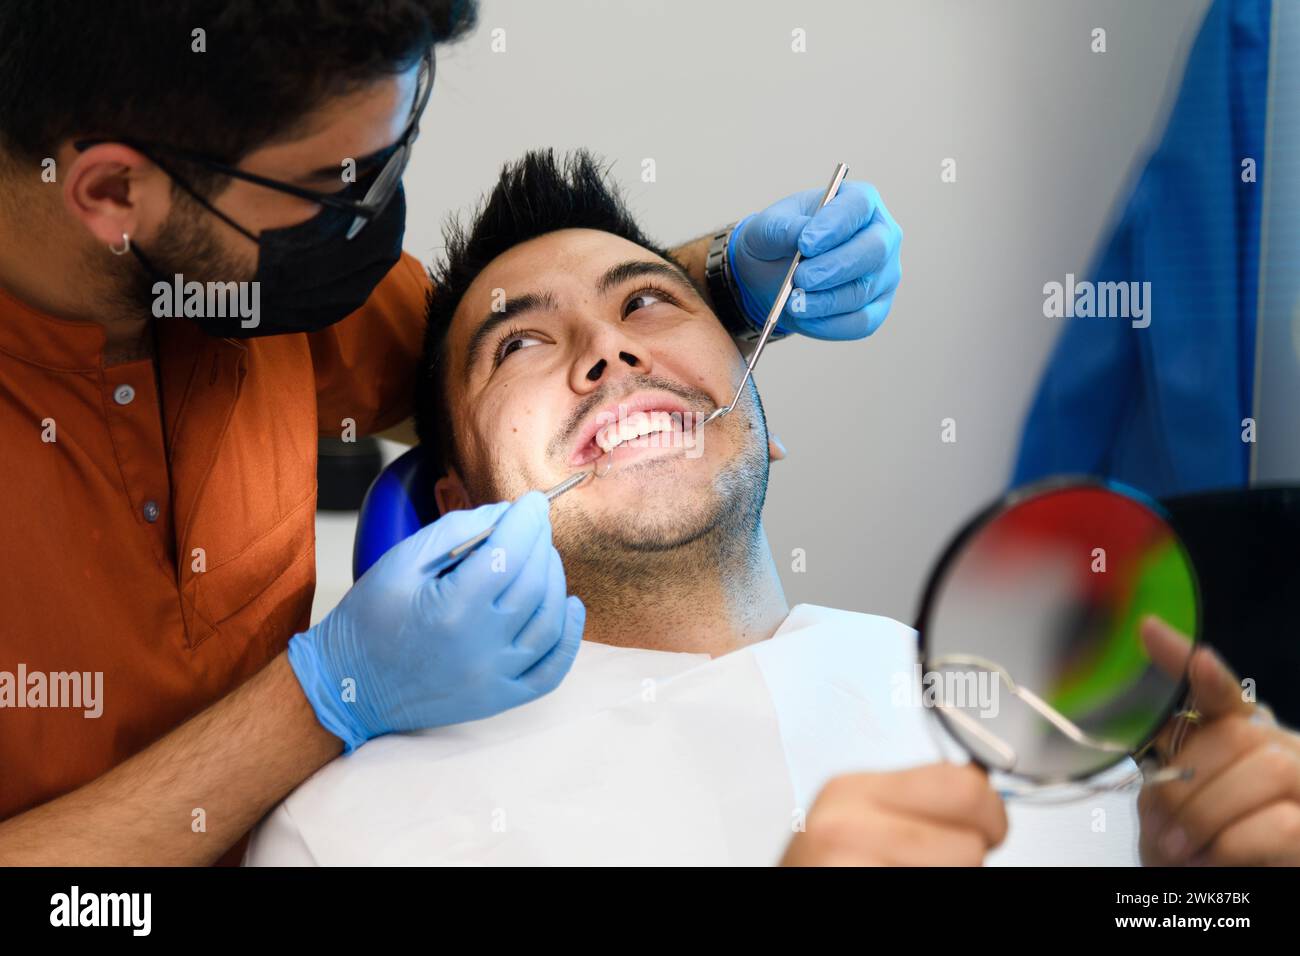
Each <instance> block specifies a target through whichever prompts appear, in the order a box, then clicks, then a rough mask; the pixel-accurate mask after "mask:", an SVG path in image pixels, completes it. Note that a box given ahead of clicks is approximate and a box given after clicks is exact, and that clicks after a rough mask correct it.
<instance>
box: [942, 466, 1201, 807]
mask: <svg viewBox="0 0 1300 956" xmlns="http://www.w3.org/2000/svg"><path fill="white" fill-rule="evenodd" d="M1147 615H1157V616H1158V617H1160V618H1163V619H1164V621H1165V622H1167V623H1168V624H1170V625H1172V626H1173V627H1174V628H1177V629H1178V630H1179V631H1180V632H1182V633H1183V634H1186V635H1188V637H1189V639H1190V641H1191V642H1192V643H1191V644H1189V647H1188V656H1189V657H1190V652H1191V649H1192V647H1194V644H1195V642H1196V641H1197V640H1198V639H1199V630H1200V599H1199V589H1198V585H1197V581H1196V575H1195V572H1194V570H1193V567H1192V563H1191V560H1190V558H1189V557H1188V553H1187V549H1186V548H1185V547H1184V546H1183V543H1182V541H1181V540H1180V539H1179V537H1178V535H1177V534H1176V533H1175V532H1174V530H1173V529H1172V528H1171V527H1170V524H1169V522H1168V520H1167V516H1166V514H1165V513H1164V511H1163V509H1162V508H1161V507H1160V505H1158V504H1157V503H1156V502H1154V501H1152V500H1150V499H1148V498H1146V497H1144V496H1142V495H1141V494H1140V493H1138V492H1135V491H1132V490H1130V489H1127V488H1124V487H1123V486H1120V485H1117V484H1113V483H1101V482H1096V481H1093V480H1089V479H1083V480H1061V479H1053V480H1051V481H1048V482H1044V483H1040V484H1036V485H1032V486H1029V487H1027V488H1024V489H1021V490H1018V491H1016V492H1013V493H1012V494H1010V495H1009V496H1007V497H1006V498H1004V499H1003V500H1001V501H999V502H997V503H996V504H994V505H992V506H991V507H989V508H987V509H985V510H984V511H983V512H981V513H980V514H979V515H977V516H976V517H975V518H974V519H973V520H972V521H970V522H969V523H968V524H967V525H966V526H965V527H964V528H963V529H962V530H961V531H960V532H959V533H958V534H957V536H956V537H955V538H954V539H953V540H952V542H951V543H950V544H949V545H948V547H947V549H946V550H945V552H944V553H943V555H942V557H941V558H940V559H939V562H938V564H937V565H936V566H935V569H934V571H933V572H932V574H931V576H930V580H929V583H928V584H927V586H926V589H925V593H924V597H923V599H922V603H921V611H920V614H919V616H918V623H917V630H918V631H919V632H920V652H921V672H922V681H923V699H924V700H925V701H926V703H927V704H928V705H930V706H932V708H933V709H934V711H935V713H936V714H937V716H938V718H939V720H940V722H941V723H942V724H943V726H944V728H945V729H946V730H947V732H948V733H949V734H950V735H951V737H952V738H953V739H954V740H955V741H956V742H957V743H958V744H959V745H960V746H961V747H962V748H963V749H964V750H965V751H966V752H967V753H968V754H969V755H970V756H971V758H972V759H973V760H974V761H975V762H976V763H978V764H979V765H981V766H983V767H985V768H986V769H988V770H991V771H1001V772H1002V773H1004V774H1006V775H1008V776H1009V777H1010V778H1011V779H1012V780H1014V781H1017V782H1019V783H1028V784H1030V785H1031V788H1030V789H1029V790H1023V791H1016V790H1009V791H1005V792H1004V795H1017V793H1018V792H1019V793H1030V792H1034V791H1033V788H1034V787H1043V786H1051V785H1055V784H1065V783H1078V782H1083V781H1088V780H1089V778H1096V777H1097V776H1098V775H1100V774H1102V773H1103V771H1107V770H1108V769H1110V768H1112V767H1115V766H1116V765H1117V764H1119V763H1120V762H1122V761H1124V760H1125V759H1126V758H1127V757H1135V758H1137V757H1140V756H1141V755H1142V754H1143V752H1144V751H1145V750H1146V749H1147V747H1148V746H1149V745H1150V743H1151V742H1152V741H1153V740H1154V739H1155V737H1156V735H1157V734H1158V733H1159V732H1160V731H1161V729H1162V728H1163V727H1164V725H1165V723H1166V721H1167V720H1168V719H1169V717H1170V716H1171V715H1172V714H1174V713H1175V711H1176V710H1177V709H1178V707H1179V704H1180V701H1182V700H1183V698H1184V695H1185V694H1186V681H1185V675H1180V676H1177V677H1173V676H1170V675H1168V674H1166V673H1165V672H1164V671H1162V670H1161V669H1160V668H1159V667H1157V666H1156V664H1155V663H1154V662H1153V661H1152V660H1151V658H1150V657H1149V656H1148V654H1147V652H1146V650H1145V648H1144V646H1143V643H1142V640H1141V637H1140V635H1139V627H1140V624H1141V621H1142V620H1143V618H1144V617H1146V616H1147ZM1183 726H1184V725H1183V724H1182V723H1180V724H1179V725H1178V727H1179V728H1180V729H1181V728H1182V727H1183ZM1162 772H1168V773H1173V774H1175V775H1177V771H1162ZM1148 779H1150V778H1148ZM1170 779H1173V777H1170ZM1107 789H1108V788H1107Z"/></svg>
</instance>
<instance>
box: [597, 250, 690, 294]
mask: <svg viewBox="0 0 1300 956" xmlns="http://www.w3.org/2000/svg"><path fill="white" fill-rule="evenodd" d="M642 276H658V277H659V278H661V279H667V280H668V281H669V282H673V283H675V284H677V285H678V286H681V287H683V288H685V289H687V290H689V291H690V293H691V294H692V295H694V296H696V297H699V291H698V290H697V289H696V288H695V283H694V282H692V281H691V277H690V275H689V274H688V273H687V272H686V270H685V269H683V268H682V267H681V266H680V265H678V264H677V263H675V262H665V261H663V260H653V259H628V260H627V261H626V262H620V263H619V264H618V265H615V266H611V267H610V268H608V269H606V270H605V274H604V275H602V276H601V277H600V278H599V279H598V280H597V281H596V291H597V292H599V293H600V294H601V295H604V294H606V293H607V292H609V290H610V289H613V288H614V287H615V286H619V285H622V284H623V283H624V282H627V281H628V280H629V279H639V278H640V277H642Z"/></svg>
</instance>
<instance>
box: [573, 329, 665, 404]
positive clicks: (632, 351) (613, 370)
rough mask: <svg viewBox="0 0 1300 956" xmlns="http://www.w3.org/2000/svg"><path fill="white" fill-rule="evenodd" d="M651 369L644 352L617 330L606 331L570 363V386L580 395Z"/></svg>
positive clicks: (647, 356)
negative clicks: (625, 376)
mask: <svg viewBox="0 0 1300 956" xmlns="http://www.w3.org/2000/svg"><path fill="white" fill-rule="evenodd" d="M652 366H653V360H652V359H651V356H650V350H649V349H648V348H646V347H645V346H643V345H641V344H640V343H638V342H634V341H633V340H632V339H631V338H630V337H629V336H627V335H625V334H623V333H622V332H621V331H620V330H618V329H616V328H611V327H606V328H605V329H602V330H601V331H600V333H599V334H597V335H596V336H594V337H593V339H592V341H591V342H590V343H589V344H588V346H587V348H586V350H585V351H584V352H583V354H582V355H580V356H579V357H578V360H577V361H575V362H574V364H573V370H572V373H571V379H572V381H571V382H570V385H571V387H572V388H573V390H574V391H575V392H577V393H578V394H579V395H584V394H587V393H589V392H592V391H595V390H596V389H597V388H599V387H600V386H601V384H603V383H605V382H608V381H610V380H611V379H613V378H616V377H618V376H620V375H622V374H635V375H648V374H650V371H651V368H652Z"/></svg>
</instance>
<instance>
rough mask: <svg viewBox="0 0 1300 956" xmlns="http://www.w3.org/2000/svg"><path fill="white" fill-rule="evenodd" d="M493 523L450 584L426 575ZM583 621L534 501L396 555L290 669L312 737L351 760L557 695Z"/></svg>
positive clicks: (299, 639)
mask: <svg viewBox="0 0 1300 956" xmlns="http://www.w3.org/2000/svg"><path fill="white" fill-rule="evenodd" d="M498 520H499V522H500V523H499V524H498V526H497V528H496V530H495V531H493V532H492V535H491V537H489V538H488V539H487V541H485V542H483V544H481V545H480V546H479V548H478V549H477V550H476V551H474V552H473V553H471V554H470V556H469V557H467V558H466V559H465V560H464V561H462V562H461V563H460V565H458V566H457V567H456V568H454V569H453V570H452V571H450V572H449V573H447V574H446V575H445V576H443V577H441V578H439V577H435V576H433V575H431V574H430V573H429V572H428V570H427V566H428V565H429V563H430V562H431V561H433V560H434V559H435V558H437V557H439V556H440V555H442V554H444V553H445V552H447V551H448V550H450V549H451V548H453V547H455V546H456V545H457V544H460V542H462V541H464V540H466V539H467V538H470V537H472V536H473V535H475V534H477V533H479V532H480V531H482V530H483V529H484V528H486V527H487V526H488V525H490V524H491V523H492V522H493V521H498ZM497 549H501V550H500V551H498V550H497ZM586 617H587V612H586V608H584V607H583V605H582V601H580V600H579V599H578V598H577V597H566V595H565V578H564V565H563V564H562V563H561V561H560V555H559V552H557V551H556V550H555V547H554V545H553V544H552V543H551V522H550V509H549V505H548V504H547V501H546V498H545V497H544V496H543V495H542V494H541V492H537V491H533V492H529V493H528V494H526V495H524V496H523V497H522V498H520V499H519V500H518V501H516V502H514V503H513V504H511V503H510V502H500V503H498V504H494V505H484V506H483V507H481V508H476V509H475V510H473V511H453V512H450V513H449V514H447V515H444V516H443V517H442V518H439V519H438V520H437V521H435V522H434V523H433V524H431V525H428V526H426V527H424V528H422V529H420V530H419V531H418V532H416V533H415V534H414V535H412V536H411V537H409V538H407V539H406V540H405V541H403V542H401V543H400V544H397V545H395V546H394V547H393V548H392V549H391V550H390V551H388V553H386V554H385V555H384V556H383V557H382V558H380V559H379V560H378V561H376V562H375V564H374V566H373V567H371V568H370V570H368V571H367V572H366V573H365V574H363V575H362V576H361V578H360V579H359V580H358V581H357V582H356V583H355V584H354V585H353V586H352V588H351V590H349V591H348V593H347V594H346V595H344V597H343V600H342V601H340V602H339V605H338V607H336V608H334V609H333V610H332V611H330V612H329V614H327V615H325V617H324V618H323V619H322V620H321V621H320V622H319V623H318V624H316V625H315V626H314V627H312V628H310V629H309V630H307V631H304V632H303V633H302V634H297V635H295V636H294V637H293V639H292V640H290V641H289V663H290V665H292V667H293V671H294V673H295V674H296V675H297V677H298V682H299V683H300V684H301V685H302V689H303V692H304V693H305V694H306V695H307V699H308V700H309V701H310V702H311V705H312V708H313V709H314V710H315V711H316V717H317V719H318V720H320V722H321V725H322V726H324V727H325V729H326V730H328V731H329V732H330V733H332V734H335V735H336V736H338V737H340V738H341V739H342V740H343V743H344V752H345V753H351V752H352V751H353V750H355V749H356V748H357V747H359V746H361V745H362V744H363V743H365V742H366V741H367V740H369V739H370V738H372V737H378V736H379V735H381V734H387V733H391V732H394V731H403V730H419V729H422V728H425V727H439V726H442V725H444V724H454V723H460V722H462V721H466V720H477V719H479V718H482V717H490V716H492V715H493V714H496V713H499V712H501V711H503V710H508V709H509V708H511V707H517V706H519V705H520V704H525V703H527V702H528V701H530V700H533V699H535V698H537V697H540V696H542V695H543V694H546V693H548V692H549V691H551V690H553V689H555V687H556V686H557V685H558V684H559V683H560V680H561V679H562V678H563V677H564V675H565V674H567V673H568V672H569V667H570V665H572V663H573V659H574V657H576V656H577V653H578V645H579V643H580V642H581V641H582V629H583V625H584V624H585V622H586ZM352 698H354V699H352Z"/></svg>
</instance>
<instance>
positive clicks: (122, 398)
mask: <svg viewBox="0 0 1300 956" xmlns="http://www.w3.org/2000/svg"><path fill="white" fill-rule="evenodd" d="M134 398H135V389H133V388H132V387H131V386H130V385H119V386H118V387H117V388H115V389H113V401H115V402H117V404H119V405H130V404H131V401H132V399H134Z"/></svg>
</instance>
